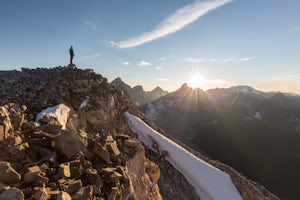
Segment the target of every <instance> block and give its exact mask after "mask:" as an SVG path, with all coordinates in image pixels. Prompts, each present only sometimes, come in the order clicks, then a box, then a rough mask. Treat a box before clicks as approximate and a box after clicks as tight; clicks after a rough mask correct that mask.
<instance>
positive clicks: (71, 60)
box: [69, 46, 75, 65]
mask: <svg viewBox="0 0 300 200" xmlns="http://www.w3.org/2000/svg"><path fill="white" fill-rule="evenodd" d="M69 52H70V65H73V57H74V56H75V55H74V51H73V46H71V47H70V49H69Z"/></svg>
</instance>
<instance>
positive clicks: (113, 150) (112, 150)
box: [106, 141, 121, 156]
mask: <svg viewBox="0 0 300 200" xmlns="http://www.w3.org/2000/svg"><path fill="white" fill-rule="evenodd" d="M106 148H107V150H108V151H109V152H110V153H112V154H113V155H115V156H118V155H120V154H121V152H120V150H119V148H118V146H117V143H116V142H115V141H114V142H111V143H109V144H106Z"/></svg>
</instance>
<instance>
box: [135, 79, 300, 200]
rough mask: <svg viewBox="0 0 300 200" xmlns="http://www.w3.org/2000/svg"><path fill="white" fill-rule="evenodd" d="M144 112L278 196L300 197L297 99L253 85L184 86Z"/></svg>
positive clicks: (150, 103) (299, 100) (299, 102)
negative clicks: (228, 86) (223, 87)
mask: <svg viewBox="0 0 300 200" xmlns="http://www.w3.org/2000/svg"><path fill="white" fill-rule="evenodd" d="M129 98H131V99H132V100H136V97H135V98H133V97H132V96H130V95H129ZM144 102H146V101H144ZM140 109H141V110H142V111H143V112H144V113H145V115H146V116H147V117H148V118H150V119H151V120H152V121H154V122H155V123H156V124H157V126H159V127H160V128H161V129H163V130H164V131H166V132H167V133H168V134H171V135H173V136H175V137H177V138H178V139H180V140H181V141H183V142H184V143H186V144H187V145H189V146H191V147H193V148H195V149H197V150H199V151H204V152H205V153H206V154H208V155H209V156H210V157H212V158H213V159H217V160H220V161H222V162H224V163H227V164H229V165H231V166H232V167H234V168H235V169H236V170H238V171H240V172H242V173H243V174H244V175H246V176H248V177H250V178H251V179H253V180H255V181H257V182H259V183H260V184H262V185H264V186H265V187H267V188H268V189H270V190H271V191H272V192H274V193H275V194H277V195H279V196H281V197H284V198H288V199H298V197H299V196H300V190H298V188H299V187H300V173H299V169H300V154H299V152H300V97H299V96H297V95H294V94H287V93H280V92H262V91H258V90H255V89H254V88H251V87H249V86H236V87H231V88H228V89H211V90H208V91H206V92H204V91H203V90H201V89H199V88H197V89H192V88H190V87H188V85H187V84H183V85H182V86H181V87H180V88H179V89H178V90H176V91H174V92H171V93H165V95H161V97H160V98H158V99H156V100H151V101H148V102H147V104H145V105H143V106H140Z"/></svg>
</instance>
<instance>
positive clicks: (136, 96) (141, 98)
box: [111, 77, 168, 106]
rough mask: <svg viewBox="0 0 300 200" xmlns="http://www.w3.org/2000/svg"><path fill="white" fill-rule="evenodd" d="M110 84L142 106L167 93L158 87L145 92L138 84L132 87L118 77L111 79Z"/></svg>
mask: <svg viewBox="0 0 300 200" xmlns="http://www.w3.org/2000/svg"><path fill="white" fill-rule="evenodd" d="M111 84H112V85H113V86H115V87H116V88H118V89H120V90H122V91H123V92H124V94H125V95H126V96H127V97H129V98H130V99H131V100H132V101H133V102H134V103H135V104H136V105H137V106H142V105H144V104H146V103H148V102H150V101H153V100H156V99H158V98H160V97H162V96H165V95H166V94H168V92H167V91H164V90H162V89H161V88H160V87H156V88H155V89H153V90H152V91H149V92H146V91H145V90H144V89H143V87H142V86H140V85H137V86H135V87H133V88H132V87H130V86H129V85H127V84H126V83H125V82H123V81H122V80H121V78H119V77H118V78H116V79H115V80H113V81H112V82H111Z"/></svg>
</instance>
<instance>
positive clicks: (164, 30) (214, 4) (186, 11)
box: [111, 0, 232, 49]
mask: <svg viewBox="0 0 300 200" xmlns="http://www.w3.org/2000/svg"><path fill="white" fill-rule="evenodd" d="M230 1H232V0H202V1H200V0H197V1H195V2H194V3H191V4H188V5H187V6H185V7H182V8H180V9H178V10H177V11H176V12H175V13H174V14H172V15H170V16H169V17H167V18H166V19H165V20H163V21H162V22H161V23H160V24H159V25H158V26H157V27H156V28H154V30H152V31H151V32H146V33H142V34H141V35H139V36H136V37H132V38H129V39H127V40H124V41H120V42H114V41H111V44H112V45H113V46H115V47H118V48H120V49H122V48H130V47H135V46H139V45H142V44H144V43H147V42H150V41H152V40H155V39H157V38H160V37H163V36H166V35H168V34H171V33H174V32H176V31H179V30H181V29H182V28H184V27H185V26H187V25H188V24H190V23H192V22H194V21H195V20H197V19H199V18H200V17H202V16H203V15H205V14H206V13H208V12H209V11H212V10H215V9H217V8H218V7H220V6H223V5H224V4H227V3H229V2H230Z"/></svg>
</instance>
